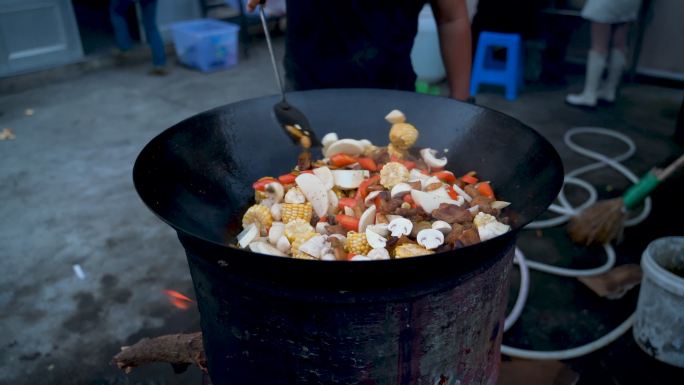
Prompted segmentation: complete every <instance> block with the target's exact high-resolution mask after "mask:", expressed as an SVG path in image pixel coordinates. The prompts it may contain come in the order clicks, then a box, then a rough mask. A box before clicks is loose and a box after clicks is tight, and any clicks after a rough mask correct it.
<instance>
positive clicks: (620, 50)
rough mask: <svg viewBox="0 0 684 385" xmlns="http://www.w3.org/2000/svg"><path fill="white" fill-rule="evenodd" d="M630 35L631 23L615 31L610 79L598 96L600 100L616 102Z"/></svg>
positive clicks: (619, 26)
mask: <svg viewBox="0 0 684 385" xmlns="http://www.w3.org/2000/svg"><path fill="white" fill-rule="evenodd" d="M628 34H629V23H621V24H617V25H616V26H615V27H614V29H613V49H612V50H611V51H610V61H609V62H608V77H607V78H606V81H605V83H604V84H603V85H602V87H601V88H600V89H599V91H598V94H597V95H598V98H599V99H601V100H603V101H606V102H609V103H613V102H614V101H615V92H616V90H617V87H618V85H619V84H620V80H621V79H622V72H623V71H624V69H625V64H626V63H627V37H628Z"/></svg>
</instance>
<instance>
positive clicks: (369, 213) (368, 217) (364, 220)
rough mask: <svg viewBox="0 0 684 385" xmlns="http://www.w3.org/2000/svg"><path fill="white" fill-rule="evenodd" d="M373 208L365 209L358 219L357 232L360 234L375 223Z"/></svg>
mask: <svg viewBox="0 0 684 385" xmlns="http://www.w3.org/2000/svg"><path fill="white" fill-rule="evenodd" d="M375 211H376V209H375V206H371V207H369V208H367V209H366V211H364V212H363V214H361V218H359V232H360V233H362V232H364V231H366V227H368V226H369V225H372V224H374V223H375Z"/></svg>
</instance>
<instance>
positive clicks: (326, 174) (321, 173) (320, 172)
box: [313, 166, 335, 190]
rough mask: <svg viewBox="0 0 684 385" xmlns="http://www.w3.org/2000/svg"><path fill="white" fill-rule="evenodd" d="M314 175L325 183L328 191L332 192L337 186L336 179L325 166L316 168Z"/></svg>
mask: <svg viewBox="0 0 684 385" xmlns="http://www.w3.org/2000/svg"><path fill="white" fill-rule="evenodd" d="M313 173H314V175H316V176H317V177H318V178H319V179H320V180H321V181H322V182H323V186H325V188H326V189H328V190H330V189H331V188H333V186H334V185H335V178H334V177H333V175H332V172H330V169H329V168H327V167H325V166H323V167H318V168H314V169H313Z"/></svg>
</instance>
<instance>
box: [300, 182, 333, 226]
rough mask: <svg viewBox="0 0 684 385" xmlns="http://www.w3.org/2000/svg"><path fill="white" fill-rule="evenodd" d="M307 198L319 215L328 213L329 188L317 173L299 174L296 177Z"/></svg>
mask: <svg viewBox="0 0 684 385" xmlns="http://www.w3.org/2000/svg"><path fill="white" fill-rule="evenodd" d="M295 182H296V183H297V186H298V187H299V188H300V189H301V190H302V193H303V194H304V196H305V197H306V199H307V200H308V201H309V202H311V206H313V209H314V212H315V213H316V215H318V216H319V217H323V216H325V214H327V213H328V189H327V188H325V186H324V185H323V181H321V179H320V178H318V177H317V176H316V175H312V174H299V176H297V178H296V179H295Z"/></svg>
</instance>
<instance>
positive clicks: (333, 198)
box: [328, 190, 340, 215]
mask: <svg viewBox="0 0 684 385" xmlns="http://www.w3.org/2000/svg"><path fill="white" fill-rule="evenodd" d="M339 204H340V199H339V198H338V197H337V194H335V192H334V191H332V190H328V215H335V214H336V213H337V210H338V208H337V206H338V205H339Z"/></svg>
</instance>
